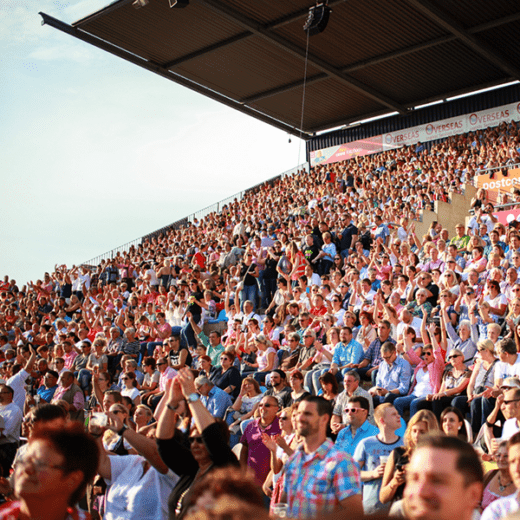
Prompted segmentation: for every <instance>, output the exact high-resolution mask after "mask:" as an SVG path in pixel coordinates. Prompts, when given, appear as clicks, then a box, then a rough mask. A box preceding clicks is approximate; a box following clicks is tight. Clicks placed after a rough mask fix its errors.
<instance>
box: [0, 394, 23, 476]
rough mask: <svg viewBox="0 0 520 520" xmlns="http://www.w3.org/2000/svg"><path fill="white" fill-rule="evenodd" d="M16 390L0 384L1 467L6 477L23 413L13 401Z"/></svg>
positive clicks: (14, 451) (18, 438)
mask: <svg viewBox="0 0 520 520" xmlns="http://www.w3.org/2000/svg"><path fill="white" fill-rule="evenodd" d="M13 398H14V390H13V389H12V388H11V387H10V386H7V385H0V419H1V421H0V467H1V468H2V474H3V476H4V477H8V476H9V470H10V468H11V464H12V463H13V460H14V456H15V455H16V450H17V448H18V443H19V442H20V429H21V426H22V419H23V414H22V410H20V408H19V406H18V405H16V404H15V403H14V402H13Z"/></svg>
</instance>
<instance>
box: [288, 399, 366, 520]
mask: <svg viewBox="0 0 520 520" xmlns="http://www.w3.org/2000/svg"><path fill="white" fill-rule="evenodd" d="M330 418H331V407H330V403H329V402H328V401H326V400H325V399H323V398H322V397H315V396H309V397H307V398H305V399H304V400H303V401H302V402H301V403H300V404H299V405H298V415H297V419H296V431H297V433H298V435H300V436H301V437H302V438H303V443H302V445H301V447H300V448H299V449H298V450H297V451H296V453H295V455H294V456H293V457H292V458H291V459H290V460H289V461H288V463H287V465H286V469H285V484H284V495H285V498H286V501H287V504H288V513H287V514H288V516H289V517H292V518H315V517H317V516H319V515H325V514H327V513H332V512H337V511H341V510H348V511H349V514H350V515H352V516H354V517H356V516H360V515H361V514H362V511H361V500H360V492H361V488H360V479H359V472H358V470H357V468H356V466H355V465H354V464H353V461H352V458H351V457H350V456H349V455H347V454H346V453H344V452H343V451H341V450H339V449H338V448H337V447H336V446H335V445H334V444H333V443H332V441H331V440H330V439H327V427H328V424H329V422H330ZM323 472H326V474H327V479H326V482H325V481H324V480H323V479H322V478H321V477H320V475H321V474H323ZM318 488H319V489H318Z"/></svg>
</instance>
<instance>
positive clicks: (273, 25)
mask: <svg viewBox="0 0 520 520" xmlns="http://www.w3.org/2000/svg"><path fill="white" fill-rule="evenodd" d="M345 1H346V0H331V1H330V2H329V4H328V5H329V7H333V6H335V5H337V4H342V3H344V2H345ZM308 14H309V9H308V8H307V9H300V10H299V11H297V12H295V13H290V14H288V15H286V16H284V17H282V18H279V19H278V20H275V21H274V22H270V23H268V24H265V25H263V28H264V29H265V30H266V31H274V30H276V29H279V28H280V27H284V26H285V25H288V24H290V23H292V22H295V21H296V20H300V19H303V18H306V17H307V16H308ZM251 36H254V33H252V32H251V31H245V32H242V33H240V34H237V35H235V36H232V37H231V38H226V39H225V40H222V41H220V42H217V43H214V44H212V45H208V46H207V47H204V48H203V49H200V50H198V51H195V52H191V53H189V54H186V55H185V56H181V57H179V58H177V59H175V60H172V61H170V62H168V63H163V64H162V66H163V67H164V68H165V69H172V68H173V67H176V66H178V65H181V64H182V63H185V62H187V61H190V60H193V59H195V58H198V57H200V56H203V55H204V54H207V53H209V52H213V51H216V50H218V49H222V48H223V47H227V46H228V45H233V44H234V43H236V42H239V41H242V40H245V39H246V38H250V37H251Z"/></svg>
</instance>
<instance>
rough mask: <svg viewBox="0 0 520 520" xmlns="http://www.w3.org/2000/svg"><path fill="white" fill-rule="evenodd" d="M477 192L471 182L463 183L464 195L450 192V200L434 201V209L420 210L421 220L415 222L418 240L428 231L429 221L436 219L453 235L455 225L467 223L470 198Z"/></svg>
mask: <svg viewBox="0 0 520 520" xmlns="http://www.w3.org/2000/svg"><path fill="white" fill-rule="evenodd" d="M476 192H477V190H476V188H475V187H474V186H473V185H471V184H466V185H464V195H459V194H458V193H452V194H451V196H450V201H451V202H442V201H436V202H435V211H426V210H424V211H422V215H421V216H422V220H421V222H419V221H417V222H416V223H415V234H416V235H417V238H418V239H419V240H422V237H423V235H425V234H426V233H427V232H428V229H429V228H430V225H431V223H432V222H433V221H434V220H436V221H437V222H440V224H441V225H442V227H444V228H446V229H447V230H448V231H449V233H450V237H452V236H454V235H455V225H456V224H458V223H460V222H462V223H463V224H465V225H466V224H467V218H468V215H469V210H470V208H471V199H472V198H473V197H474V195H475V193H476Z"/></svg>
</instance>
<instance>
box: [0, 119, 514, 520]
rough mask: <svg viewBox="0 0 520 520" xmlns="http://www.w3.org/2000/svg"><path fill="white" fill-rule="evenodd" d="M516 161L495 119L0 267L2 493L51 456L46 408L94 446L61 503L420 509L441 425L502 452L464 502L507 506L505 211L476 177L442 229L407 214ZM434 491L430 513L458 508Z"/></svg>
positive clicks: (126, 514) (509, 413)
mask: <svg viewBox="0 0 520 520" xmlns="http://www.w3.org/2000/svg"><path fill="white" fill-rule="evenodd" d="M519 162H520V135H519V133H518V129H517V125H516V124H515V123H514V122H511V123H510V124H504V123H503V124H501V125H500V126H499V127H496V128H489V129H487V130H485V131H477V132H474V133H469V134H464V135H458V136H454V137H451V138H448V139H446V140H444V141H442V142H440V143H436V144H433V145H432V146H430V147H427V146H424V145H423V144H421V143H419V144H417V145H416V146H413V147H402V148H400V149H396V150H391V151H387V152H384V153H381V154H377V155H372V156H366V157H359V158H357V159H352V160H350V161H344V162H342V163H335V164H331V165H326V166H319V167H316V168H314V169H312V170H311V172H310V173H307V172H303V171H302V172H298V173H297V174H294V175H291V176H287V177H285V178H282V179H280V180H278V181H276V182H273V183H268V184H267V183H266V184H264V185H262V186H261V187H260V188H258V189H255V190H252V191H250V192H248V193H247V194H246V195H245V196H244V198H243V199H242V200H241V201H238V200H235V201H234V202H233V203H231V204H229V205H227V206H225V207H224V208H223V209H222V211H221V212H219V213H212V214H210V215H207V216H206V217H204V218H202V219H200V221H199V220H198V219H194V221H193V222H191V223H189V224H188V225H187V226H185V227H182V228H178V229H169V230H168V231H166V232H163V233H162V234H160V235H157V236H153V237H151V238H149V239H147V240H145V241H143V243H142V244H141V245H139V246H132V247H131V248H130V249H129V250H128V251H125V252H123V253H117V254H115V255H114V257H113V258H111V259H108V260H102V261H101V263H100V264H99V265H97V266H89V265H81V266H72V267H67V266H66V265H56V267H55V270H54V272H52V273H45V275H44V276H43V278H42V279H41V280H37V281H36V282H35V283H33V282H30V283H28V284H27V285H26V286H23V287H22V288H21V289H20V288H19V287H18V285H17V283H16V281H15V280H12V279H10V278H9V277H8V276H6V277H5V279H4V281H3V283H2V284H0V356H1V359H2V362H1V366H0V371H1V377H2V380H3V381H2V384H1V386H0V430H1V434H0V467H1V470H2V474H3V477H4V478H3V479H2V480H1V481H0V485H1V488H2V489H1V491H2V492H4V496H5V497H6V500H11V499H12V498H14V499H15V500H14V501H13V502H11V501H9V502H8V504H7V505H6V506H5V507H6V508H7V509H5V510H6V511H7V510H9V511H11V512H12V511H15V510H16V511H18V509H16V508H21V509H20V510H21V511H22V513H23V512H25V513H24V514H26V515H27V514H29V513H27V511H31V508H34V507H35V506H34V504H33V502H31V500H34V493H36V492H35V491H34V490H32V489H31V490H29V491H28V487H30V485H29V484H32V485H33V486H34V482H33V481H31V478H30V475H31V474H36V475H37V476H39V473H40V472H46V471H49V470H53V471H54V470H56V471H65V469H64V467H65V466H64V462H63V459H65V460H67V459H68V458H69V457H72V455H70V452H68V451H66V450H65V451H63V452H62V451H61V448H59V446H58V445H59V442H60V441H59V439H61V438H62V437H59V436H58V435H57V433H52V432H55V430H53V428H56V425H58V428H59V429H60V428H61V429H62V430H63V431H65V430H66V431H68V430H67V428H68V429H69V430H70V435H71V436H72V437H73V436H74V435H76V436H78V437H77V438H78V439H80V440H77V441H74V442H78V443H83V442H85V443H87V444H88V442H89V439H90V441H92V438H94V439H95V444H96V445H97V450H98V451H99V457H97V458H96V460H98V466H97V473H96V475H95V476H94V478H92V475H91V473H92V472H91V471H90V470H89V471H88V472H84V473H83V477H84V478H83V479H82V480H81V482H79V479H78V486H77V488H74V489H72V490H71V491H70V494H68V495H67V496H65V495H60V496H61V497H62V498H63V497H65V498H64V503H65V505H66V506H67V507H68V510H67V511H68V512H67V514H70V515H72V516H71V518H73V517H74V518H77V517H78V515H80V516H79V517H81V515H83V512H82V511H83V510H87V509H88V510H89V511H90V513H91V514H92V516H93V517H94V518H106V519H107V520H112V519H119V518H124V519H133V518H140V519H145V518H171V519H173V518H176V519H178V518H181V517H184V516H190V517H192V516H193V515H195V516H197V515H200V514H201V511H202V512H204V511H206V512H207V510H208V509H209V508H211V507H212V506H213V505H214V504H220V507H225V505H223V503H222V502H220V501H219V500H218V499H219V498H220V497H222V496H232V497H235V498H234V499H233V500H234V501H236V502H237V503H239V502H240V500H241V499H243V497H244V496H249V497H251V504H249V506H247V507H253V508H254V507H262V506H263V505H264V504H265V505H267V504H270V511H271V514H272V515H274V516H275V517H280V518H283V517H284V516H290V517H293V518H312V517H316V516H317V515H321V514H325V513H331V512H333V511H335V510H336V509H338V508H344V509H347V510H348V511H350V513H351V514H352V515H353V516H352V517H359V515H362V514H363V513H364V514H365V515H370V514H379V513H383V514H386V512H388V511H389V510H390V514H391V515H393V516H396V517H400V518H419V517H421V518H423V517H424V516H420V515H419V513H418V512H417V511H416V506H417V504H416V502H414V500H416V499H417V496H418V495H417V496H416V495H414V494H413V493H412V490H413V489H414V487H413V486H414V485H415V484H416V483H417V482H418V481H419V479H420V478H422V473H421V472H420V471H418V470H416V469H414V468H415V467H416V466H417V464H418V463H417V462H414V461H415V458H417V460H419V455H421V456H423V457H424V453H425V452H424V450H425V449H426V448H425V447H424V446H426V445H425V444H423V441H424V439H423V440H421V438H422V437H423V436H424V435H425V434H429V435H430V436H432V435H435V434H437V437H439V435H438V434H439V433H440V432H443V433H444V435H445V436H447V437H458V438H459V441H453V442H455V444H450V442H451V441H443V440H442V437H439V438H441V440H440V441H435V442H437V444H435V443H434V442H433V441H431V439H433V438H434V437H428V438H430V441H431V442H430V445H429V449H431V450H433V451H435V450H438V451H439V450H440V451H441V452H442V451H443V450H444V451H446V450H447V451H450V450H451V451H456V452H460V453H466V455H464V456H468V457H470V458H471V453H470V455H468V451H467V449H468V448H467V447H468V446H470V445H473V448H471V450H470V451H471V452H474V453H478V455H479V457H480V460H481V461H482V462H486V463H490V462H491V463H494V462H496V469H493V470H492V471H491V472H490V473H489V474H486V476H485V477H482V475H480V476H478V471H477V470H475V471H476V472H474V474H472V475H473V476H472V477H471V478H470V479H469V481H468V482H469V483H470V484H471V483H473V482H474V480H475V479H476V480H477V481H478V483H479V486H480V487H479V486H476V487H475V486H474V487H472V488H471V490H472V493H473V491H475V490H477V491H478V492H475V493H473V494H472V495H471V497H469V495H468V497H469V498H468V500H467V501H466V502H465V504H464V505H465V506H466V507H467V505H468V504H469V505H470V506H471V511H470V512H473V509H474V510H475V511H476V512H477V514H478V511H479V510H480V511H482V510H484V513H483V516H482V518H486V519H488V518H489V519H490V518H494V519H495V518H496V519H498V518H502V517H503V516H501V515H503V514H505V513H503V511H505V510H507V512H511V511H513V510H515V508H516V509H518V508H519V507H520V505H519V503H518V501H516V498H515V499H514V500H512V499H510V498H509V502H508V503H507V504H506V505H503V506H501V505H497V504H502V501H503V500H504V499H503V498H502V497H508V496H509V495H512V494H514V493H516V489H517V486H518V485H520V477H519V475H520V466H519V469H516V466H514V464H513V463H512V462H511V460H510V461H509V463H508V459H507V457H508V450H509V455H511V453H513V454H516V451H517V450H519V453H520V448H519V446H520V436H515V434H517V433H518V432H520V354H518V352H519V351H520V294H518V293H520V280H519V274H520V231H518V229H517V223H515V222H513V223H512V224H510V225H509V226H508V227H505V226H504V225H502V224H500V223H499V222H498V221H497V219H496V217H494V216H493V212H494V206H493V204H492V203H491V202H490V200H489V199H488V193H486V191H485V190H480V191H479V192H478V193H477V196H476V197H475V198H474V199H473V201H472V207H473V215H472V216H471V218H470V219H469V224H468V225H467V226H466V225H465V223H462V222H461V223H459V224H458V225H457V226H456V232H455V234H451V233H450V232H449V231H448V230H447V229H445V228H443V227H442V226H441V225H439V224H438V223H436V222H434V223H433V224H432V226H431V227H430V229H429V231H428V233H427V234H426V235H424V236H417V235H416V233H415V221H416V220H417V219H419V218H420V211H421V210H423V209H431V208H432V207H433V203H434V201H436V200H443V201H448V200H449V196H450V194H451V193H462V192H463V185H464V184H465V183H470V182H471V181H472V180H473V178H474V177H475V175H478V174H479V173H481V172H483V171H484V170H486V169H489V168H497V167H498V168H502V170H498V171H497V173H496V174H495V175H499V176H500V175H507V167H508V166H510V165H513V164H516V163H519ZM519 195H520V190H518V189H516V188H515V189H514V190H512V191H511V193H505V194H504V193H502V194H501V196H500V201H501V202H519V201H520V199H519ZM71 422H72V423H74V422H76V423H81V424H87V425H88V431H89V432H90V435H87V437H88V438H83V437H81V435H82V434H81V432H78V431H76V430H74V429H73V427H72V426H65V425H66V424H69V423H71ZM42 432H43V433H42ZM45 432H47V433H45ZM49 432H50V433H49ZM22 435H23V436H24V438H25V437H27V438H28V439H29V443H28V444H24V445H22V446H20V439H21V436H22ZM45 435H47V436H48V438H49V439H51V440H49V441H48V444H49V446H50V452H49V453H52V454H53V456H54V457H55V460H58V461H60V460H61V461H62V462H57V463H53V462H52V461H51V460H50V458H49V457H47V456H46V455H45V450H44V449H42V446H41V445H42V443H43V444H45V442H46V441H45V439H46V438H47V437H46V436H45ZM63 435H65V434H63ZM72 437H71V438H72ZM63 438H64V437H63ZM74 438H76V437H74ZM425 438H427V437H425ZM56 439H58V440H56ZM63 442H65V441H63ZM67 442H69V441H67ZM70 442H72V441H70ZM457 442H459V443H460V444H456V443H457ZM508 442H509V444H507V443H508ZM443 443H444V444H443ZM446 443H447V444H446ZM58 448H59V449H58ZM92 450H94V451H95V449H94V448H92ZM464 450H466V451H464ZM28 453H29V455H30V456H29V455H28ZM42 453H43V455H42ZM461 456H462V455H461ZM475 456H476V455H475ZM38 457H39V458H38ZM42 457H43V458H42ZM46 457H47V458H46ZM414 457H415V458H414ZM517 459H518V460H520V457H516V455H515V457H514V460H515V461H516V464H517V465H518V460H517ZM512 460H513V459H512ZM240 467H241V468H243V469H245V468H248V469H249V474H250V478H249V477H246V476H245V475H244V474H243V473H240V469H239V468H240ZM74 468H76V467H75V466H74ZM68 471H70V472H71V474H74V471H77V468H76V469H69V470H68ZM515 472H516V473H515ZM10 473H13V476H12V477H11V480H8V477H9V475H10ZM517 473H518V474H517ZM27 475H29V476H27ZM474 475H477V477H475V479H474V478H473V477H474ZM41 478H43V477H41ZM432 478H433V477H432ZM461 478H462V477H461ZM465 478H466V477H465ZM40 480H41V479H40ZM51 480H52V479H51ZM72 480H73V479H72ZM87 480H88V482H87ZM466 480H467V478H466ZM466 480H465V482H466ZM28 482H29V484H28ZM57 482H60V481H59V479H58V480H57ZM74 482H75V481H74ZM414 483H415V484H414ZM454 485H455V484H454ZM48 486H50V487H52V486H51V485H50V484H49V485H48ZM60 486H61V487H60V489H56V490H51V489H50V488H49V489H45V490H44V491H41V490H38V492H42V493H44V494H45V493H47V494H50V493H53V492H56V493H60V492H61V493H63V492H64V491H63V488H64V486H63V483H61V484H60ZM465 486H466V484H465ZM468 486H469V484H468ZM85 487H86V490H87V493H86V496H85V497H84V498H83V499H82V501H81V502H80V509H79V510H76V509H73V506H74V505H75V503H76V502H77V499H78V498H79V495H81V494H82V492H83V490H84V489H85ZM466 488H467V489H468V490H469V489H470V488H469V487H467V486H466V487H464V489H465V490H466ZM477 488H478V489H477ZM78 490H79V491H78ZM80 491H81V493H80ZM418 493H419V492H418ZM468 493H469V491H468ZM477 495H478V496H477ZM49 496H50V495H49ZM514 496H515V497H516V495H514ZM151 497H153V499H151ZM446 500H447V503H448V505H447V506H446V507H447V510H446V511H441V510H440V509H439V510H437V511H435V512H434V513H433V515H432V516H431V518H452V517H460V518H463V517H465V516H464V514H465V513H462V512H461V513H460V515H457V514H456V511H455V508H456V505H455V504H454V502H457V500H455V501H453V500H449V499H448V498H446ZM459 502H460V500H459ZM495 502H496V504H495ZM35 503H36V504H38V502H35ZM20 504H21V505H20ZM450 504H451V505H450ZM493 504H495V505H493ZM228 505H229V504H228ZM36 507H37V506H36ZM49 507H50V508H51V509H52V505H51V506H49ZM247 507H246V505H244V508H245V509H244V511H250V509H247ZM450 507H451V509H450ZM13 508H14V509H13ZM501 508H502V509H501ZM504 508H505V509H504ZM454 511H455V513H454ZM256 512H257V513H258V511H256ZM9 514H11V513H9ZM206 514H209V513H206ZM214 514H215V515H216V514H217V513H214ZM236 514H238V513H236ZM444 514H445V515H446V516H443V515H444ZM74 515H75V516H74ZM355 515H358V516H355ZM414 515H416V516H414ZM21 517H22V516H20V518H21ZM28 517H31V516H30V514H29V516H28ZM0 518H8V516H1V513H0ZM9 518H11V517H9ZM12 518H18V516H12ZM24 518H25V517H24ZM49 518H50V517H49ZM201 518H202V517H201ZM206 518H207V517H206ZM215 518H216V516H215ZM468 518H469V517H468Z"/></svg>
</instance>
